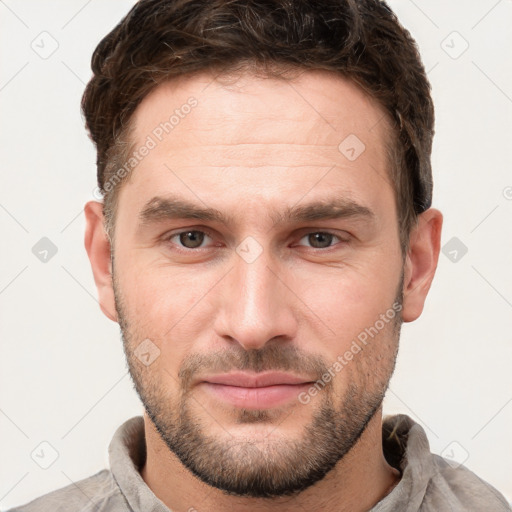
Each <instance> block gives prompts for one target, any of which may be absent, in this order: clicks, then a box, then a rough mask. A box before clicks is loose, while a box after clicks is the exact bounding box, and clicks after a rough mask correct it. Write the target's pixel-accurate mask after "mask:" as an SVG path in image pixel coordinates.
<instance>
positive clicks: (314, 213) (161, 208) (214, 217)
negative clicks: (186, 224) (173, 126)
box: [139, 196, 375, 226]
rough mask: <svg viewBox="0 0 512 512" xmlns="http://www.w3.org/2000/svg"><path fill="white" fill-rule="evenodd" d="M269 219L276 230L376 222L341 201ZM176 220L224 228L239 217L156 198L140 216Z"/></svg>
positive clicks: (300, 208)
mask: <svg viewBox="0 0 512 512" xmlns="http://www.w3.org/2000/svg"><path fill="white" fill-rule="evenodd" d="M269 216H270V218H271V220H272V222H273V225H274V226H276V225H278V224H283V223H293V222H310V221H317V220H329V219H342V218H361V219H366V220H368V221H371V220H374V219H375V213H374V212H373V211H372V210H371V209H370V208H368V207H367V206H364V205H361V204H359V203H356V202H355V201H353V200H351V199H347V198H339V197H338V198H326V199H323V200H320V201H315V202H313V203H309V204H305V205H299V206H288V207H287V208H286V209H285V210H284V212H277V211H275V210H273V211H270V212H269ZM173 219H195V220H201V221H209V222H218V223H219V224H224V225H230V224H231V225H233V224H235V217H234V216H232V215H228V214H226V213H223V212H221V211H220V210H217V209H216V208H211V207H203V206H199V205H197V204H195V203H191V202H189V201H186V200H184V199H181V198H178V197H173V196H166V197H160V196H155V197H153V198H152V199H150V200H149V201H148V202H147V203H146V204H145V205H144V207H143V209H142V211H141V212H140V214H139V221H140V223H141V225H148V224H152V223H156V222H160V221H163V220H173Z"/></svg>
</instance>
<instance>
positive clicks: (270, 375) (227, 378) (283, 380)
mask: <svg viewBox="0 0 512 512" xmlns="http://www.w3.org/2000/svg"><path fill="white" fill-rule="evenodd" d="M202 381H203V382H209V383H211V384H224V385H226V386H237V387H243V388H262V387H266V386H275V385H279V384H306V383H310V382H312V381H311V379H308V378H303V377H299V376H297V375H292V374H290V373H283V372H260V373H247V372H233V373H224V374H217V375H212V376H210V377H204V378H203V379H202Z"/></svg>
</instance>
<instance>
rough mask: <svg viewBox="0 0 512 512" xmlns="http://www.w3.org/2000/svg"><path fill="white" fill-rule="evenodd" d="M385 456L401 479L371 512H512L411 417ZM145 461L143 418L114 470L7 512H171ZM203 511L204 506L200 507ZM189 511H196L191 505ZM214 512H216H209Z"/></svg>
mask: <svg viewBox="0 0 512 512" xmlns="http://www.w3.org/2000/svg"><path fill="white" fill-rule="evenodd" d="M382 437H383V449H384V455H385V457H386V459H387V461H388V462H389V464H391V465H392V466H394V467H396V468H397V469H399V470H400V472H401V474H402V476H401V480H400V482H399V483H398V485H396V487H395V488H394V489H393V490H392V491H391V492H390V493H389V494H388V495H387V496H386V497H385V498H384V499H382V500H381V501H379V502H378V503H377V504H376V505H375V506H374V507H373V508H372V509H371V512H417V511H421V512H444V511H453V512H459V511H465V512H467V511H479V512H480V511H485V512H491V511H492V512H501V511H508V512H510V511H512V508H511V507H510V506H509V505H508V504H507V501H506V500H505V498H504V497H503V496H502V495H501V494H500V493H499V492H498V491H497V490H496V489H494V487H492V486H490V485H489V484H488V483H486V482H484V481H483V480H481V479H480V478H478V477H477V476H476V475H475V474H474V473H472V472H471V471H469V470H468V469H467V468H465V467H464V466H458V467H454V466H455V464H453V463H452V464H450V463H449V461H447V460H445V459H443V458H442V457H440V456H438V455H435V454H432V453H431V452H430V447H429V443H428V440H427V436H426V434H425V431H424V429H423V428H422V427H421V426H420V425H419V424H417V423H415V422H414V421H413V420H412V419H411V418H409V417H408V416H406V415H403V414H399V415H396V416H388V417H386V418H384V420H383V428H382ZM145 458H146V441H145V437H144V421H143V418H142V416H135V417H133V418H131V419H129V420H128V421H126V422H125V423H124V424H123V425H121V426H120V427H119V428H118V429H117V431H116V433H115V434H114V437H113V438H112V441H111V443H110V446H109V460H110V470H108V469H103V470H102V471H99V472H98V473H96V474H95V475H93V476H91V477H89V478H85V479H83V480H80V481H78V482H76V483H74V484H71V485H68V486H67V487H64V488H62V489H59V490H56V491H53V492H51V493H49V494H46V495H44V496H41V497H39V498H36V499H35V500H33V501H31V502H30V503H28V504H26V505H24V506H21V507H18V508H14V509H11V510H10V511H8V512H36V511H37V512H64V511H65V512H106V511H112V512H169V508H167V507H166V506H165V505H164V504H163V503H162V502H161V501H160V500H159V499H158V498H157V497H156V496H155V495H154V494H153V492H152V491H151V489H150V488H149V487H148V486H147V485H146V483H145V482H144V480H143V479H142V477H141V476H140V472H139V471H140V469H141V468H142V467H143V465H144V462H145ZM195 508H197V511H201V510H202V509H201V507H200V502H198V503H197V504H196V507H195ZM189 510H194V504H193V503H192V504H191V507H190V509H189ZM208 512H212V511H208Z"/></svg>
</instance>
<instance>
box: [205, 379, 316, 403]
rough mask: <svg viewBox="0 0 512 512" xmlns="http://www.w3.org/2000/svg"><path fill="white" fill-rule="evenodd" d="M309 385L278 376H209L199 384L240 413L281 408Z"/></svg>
mask: <svg viewBox="0 0 512 512" xmlns="http://www.w3.org/2000/svg"><path fill="white" fill-rule="evenodd" d="M311 384H312V381H310V380H307V379H305V378H303V377H298V376H295V375H291V374H287V373H280V372H268V373H257V374H255V373H252V374H251V373H240V372H237V373H229V374H223V375H212V376H211V377H206V378H205V379H204V380H202V381H201V382H200V385H201V386H202V387H203V389H205V390H206V391H207V392H208V393H209V394H210V395H212V396H213V397H214V398H216V399H219V400H221V401H223V402H228V403H230V404H231V405H233V406H235V407H240V408H244V409H268V408H271V407H277V406H279V405H284V404H286V403H287V402H290V401H291V400H293V399H295V400H296V399H297V397H298V395H299V393H300V392H301V391H304V390H305V389H307V388H308V387H309V386H310V385H311Z"/></svg>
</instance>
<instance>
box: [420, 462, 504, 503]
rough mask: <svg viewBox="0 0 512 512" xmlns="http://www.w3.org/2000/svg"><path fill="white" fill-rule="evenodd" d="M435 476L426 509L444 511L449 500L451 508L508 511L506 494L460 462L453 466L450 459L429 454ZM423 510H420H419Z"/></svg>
mask: <svg viewBox="0 0 512 512" xmlns="http://www.w3.org/2000/svg"><path fill="white" fill-rule="evenodd" d="M432 460H433V463H434V475H433V476H432V479H431V481H430V482H429V486H428V488H427V492H426V494H425V501H424V503H423V505H424V506H426V508H425V509H426V510H444V509H443V508H441V505H442V504H444V506H446V503H449V504H450V505H452V510H464V511H475V512H476V511H480V510H492V511H494V512H511V511H512V508H511V507H510V505H509V504H508V503H507V500H506V499H505V497H504V496H503V495H502V494H501V493H500V492H499V491H498V490H497V489H495V488H494V487H493V486H492V485H490V484H488V483H487V482H486V481H484V480H482V479H481V478H480V477H478V476H477V475H476V474H475V473H473V472H472V471H470V470H469V469H468V468H466V467H465V466H463V465H460V466H457V467H454V466H453V465H452V463H450V461H448V460H446V459H444V458H443V457H441V456H439V455H435V454H432ZM422 510H423V509H422Z"/></svg>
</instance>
